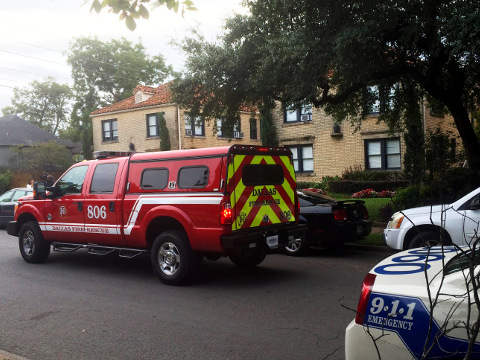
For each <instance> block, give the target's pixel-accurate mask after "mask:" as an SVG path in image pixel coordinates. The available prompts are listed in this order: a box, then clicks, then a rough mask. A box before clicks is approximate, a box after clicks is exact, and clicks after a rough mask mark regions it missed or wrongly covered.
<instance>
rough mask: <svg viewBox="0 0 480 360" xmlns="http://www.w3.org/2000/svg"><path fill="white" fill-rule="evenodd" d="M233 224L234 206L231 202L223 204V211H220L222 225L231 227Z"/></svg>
mask: <svg viewBox="0 0 480 360" xmlns="http://www.w3.org/2000/svg"><path fill="white" fill-rule="evenodd" d="M231 223H232V206H231V205H230V203H229V202H224V203H223V204H222V209H221V210H220V224H222V225H229V224H231Z"/></svg>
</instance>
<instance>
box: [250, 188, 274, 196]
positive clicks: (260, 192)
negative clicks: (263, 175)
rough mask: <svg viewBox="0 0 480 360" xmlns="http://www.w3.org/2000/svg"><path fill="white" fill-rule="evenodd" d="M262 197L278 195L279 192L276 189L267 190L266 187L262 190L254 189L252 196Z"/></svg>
mask: <svg viewBox="0 0 480 360" xmlns="http://www.w3.org/2000/svg"><path fill="white" fill-rule="evenodd" d="M262 195H277V190H276V189H275V188H273V189H267V188H266V187H264V188H263V189H261V190H260V189H253V191H252V196H262Z"/></svg>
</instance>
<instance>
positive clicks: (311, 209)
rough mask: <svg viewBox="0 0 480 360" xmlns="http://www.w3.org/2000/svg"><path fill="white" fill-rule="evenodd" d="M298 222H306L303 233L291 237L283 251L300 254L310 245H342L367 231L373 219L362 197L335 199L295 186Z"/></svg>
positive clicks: (340, 246) (368, 231)
mask: <svg viewBox="0 0 480 360" xmlns="http://www.w3.org/2000/svg"><path fill="white" fill-rule="evenodd" d="M297 194H298V201H299V204H300V223H304V224H307V226H308V230H307V233H306V234H305V236H303V237H301V238H297V239H294V240H291V241H290V242H289V243H288V245H287V247H286V248H285V252H286V253H287V254H288V255H303V254H305V253H306V252H307V251H308V248H309V247H310V246H314V245H320V246H323V247H328V248H342V247H343V245H344V244H345V243H346V242H351V241H358V240H360V239H363V238H364V237H365V236H367V235H368V234H370V232H371V231H372V221H371V220H370V219H369V217H368V211H367V208H366V207H365V205H364V204H365V202H364V201H362V200H342V201H338V200H335V199H332V198H330V197H328V196H326V195H322V194H319V193H316V192H313V191H309V190H297Z"/></svg>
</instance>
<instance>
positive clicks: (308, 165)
mask: <svg viewBox="0 0 480 360" xmlns="http://www.w3.org/2000/svg"><path fill="white" fill-rule="evenodd" d="M289 148H290V150H292V155H293V166H294V168H295V172H298V173H308V172H313V145H296V146H289Z"/></svg>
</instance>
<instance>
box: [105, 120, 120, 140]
mask: <svg viewBox="0 0 480 360" xmlns="http://www.w3.org/2000/svg"><path fill="white" fill-rule="evenodd" d="M102 134H103V141H115V140H118V122H117V119H111V120H103V121H102Z"/></svg>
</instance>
